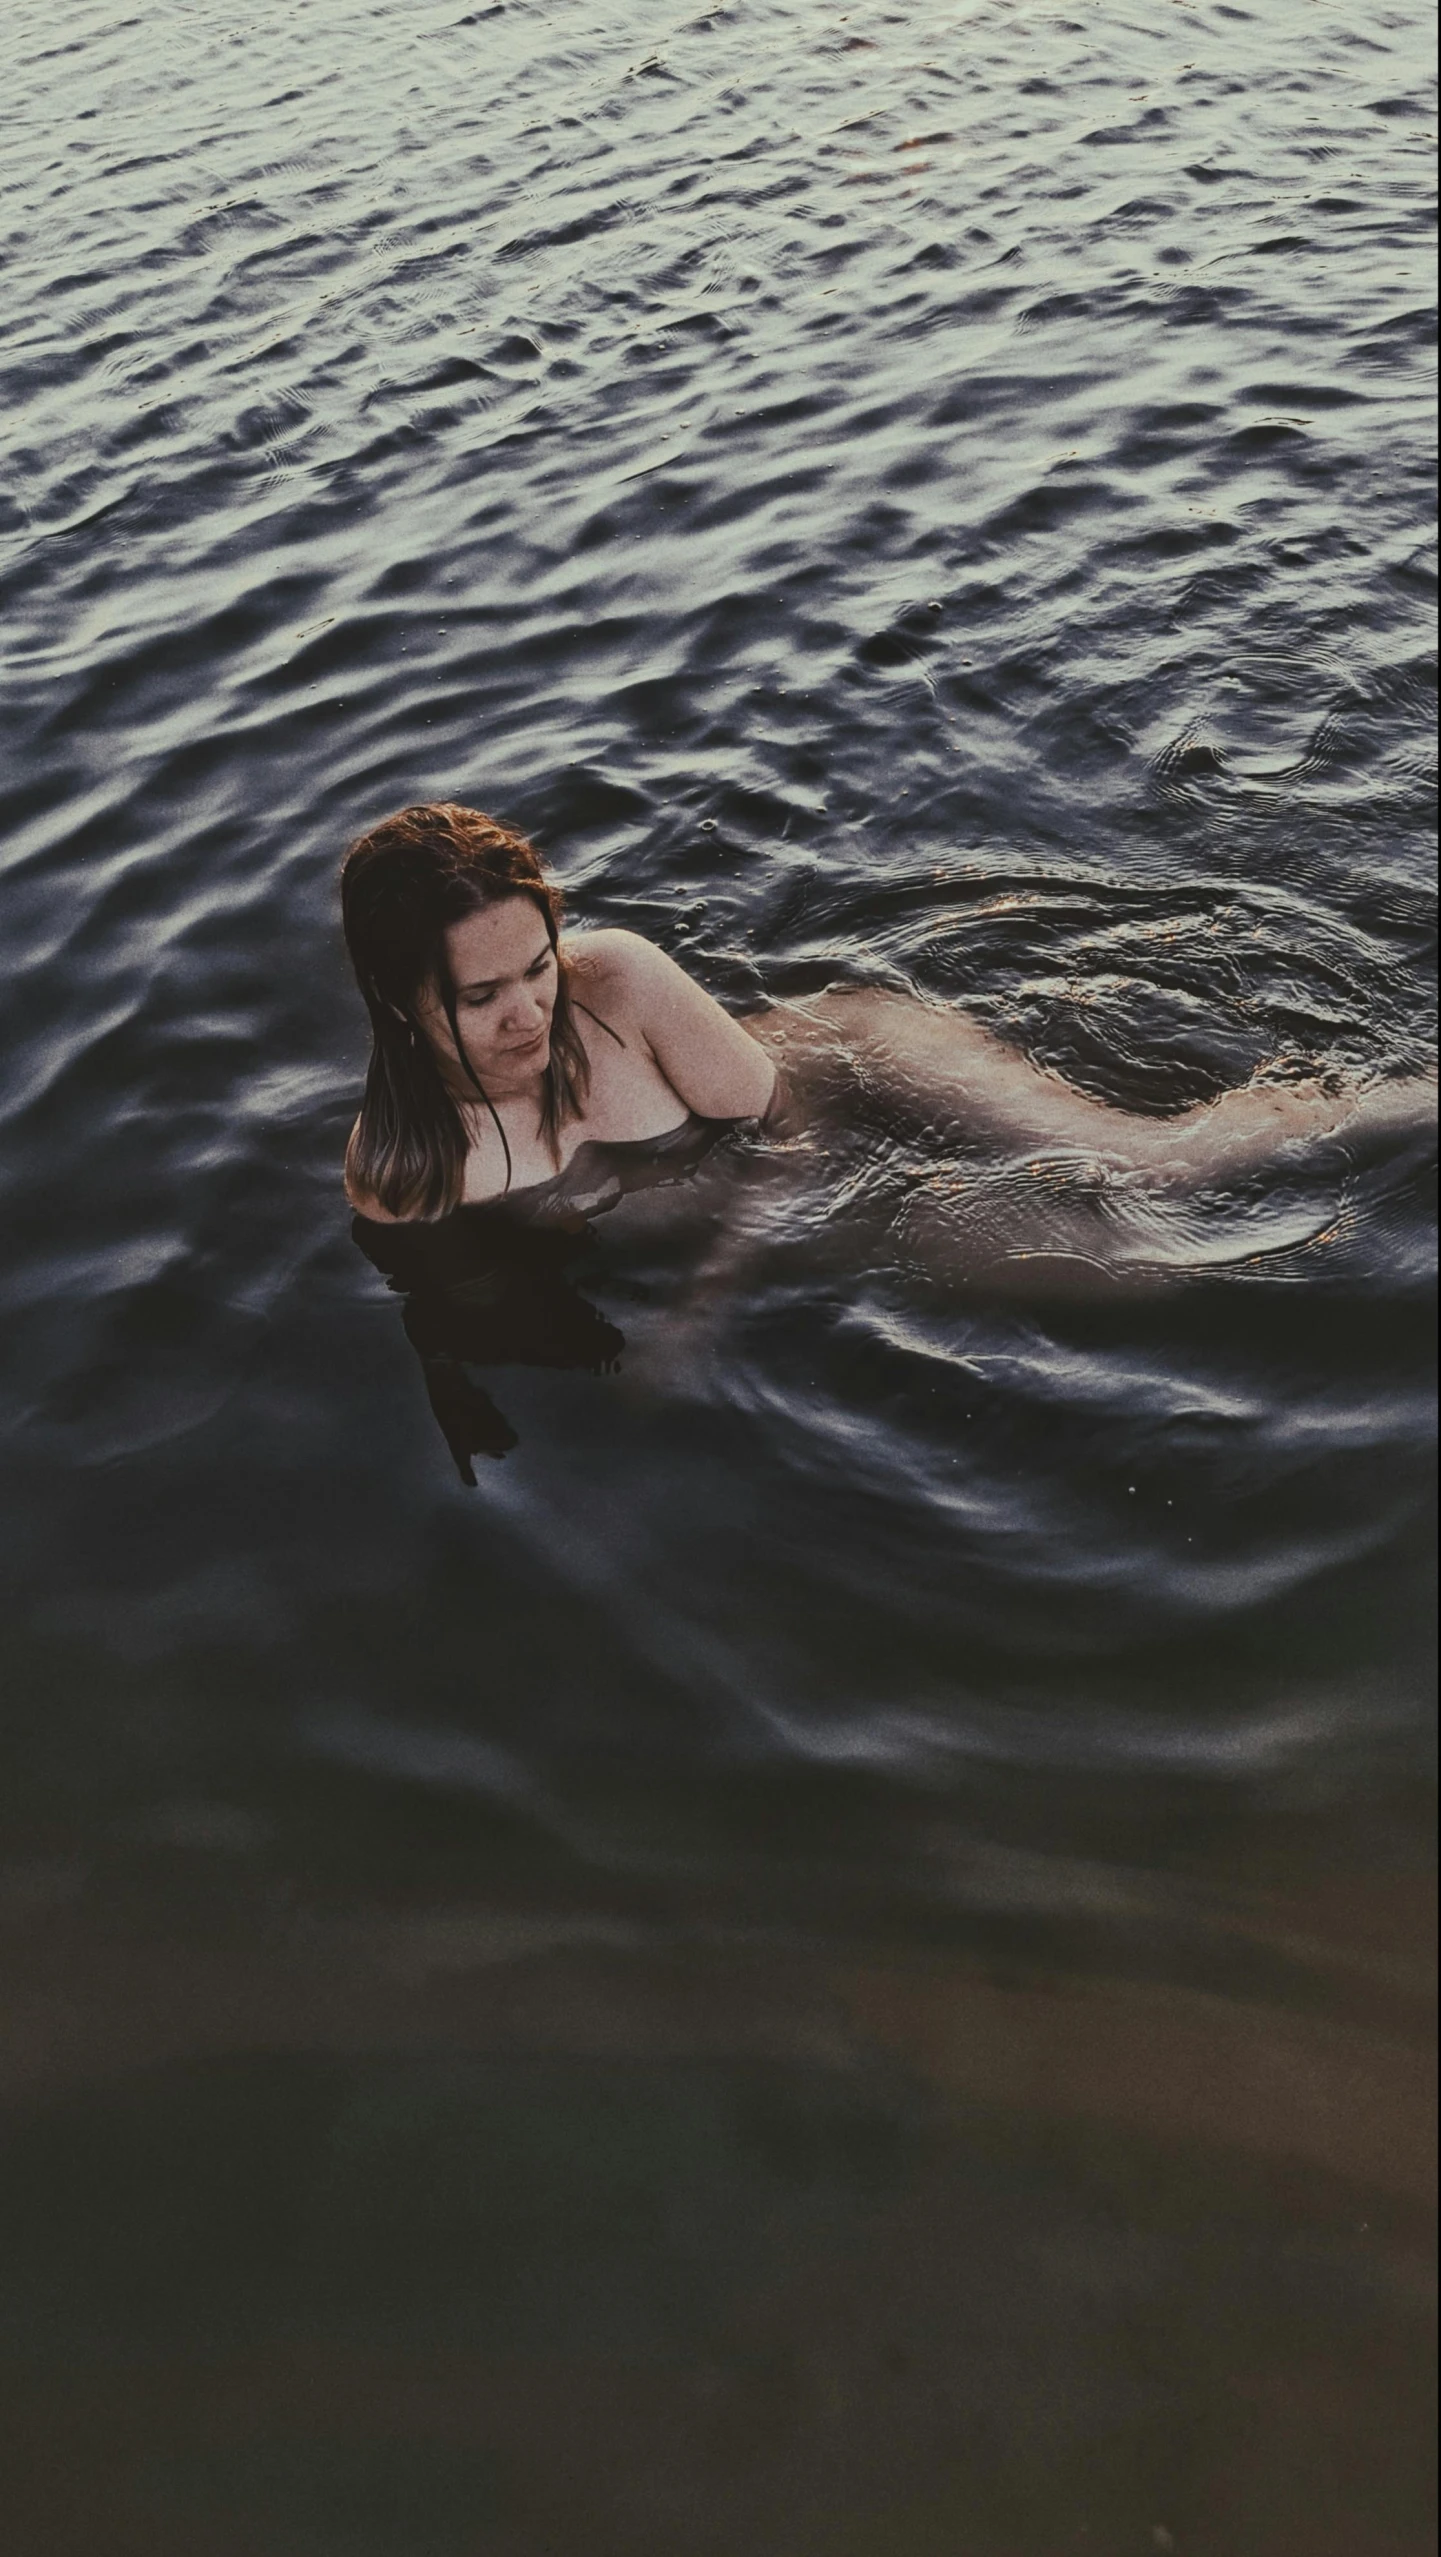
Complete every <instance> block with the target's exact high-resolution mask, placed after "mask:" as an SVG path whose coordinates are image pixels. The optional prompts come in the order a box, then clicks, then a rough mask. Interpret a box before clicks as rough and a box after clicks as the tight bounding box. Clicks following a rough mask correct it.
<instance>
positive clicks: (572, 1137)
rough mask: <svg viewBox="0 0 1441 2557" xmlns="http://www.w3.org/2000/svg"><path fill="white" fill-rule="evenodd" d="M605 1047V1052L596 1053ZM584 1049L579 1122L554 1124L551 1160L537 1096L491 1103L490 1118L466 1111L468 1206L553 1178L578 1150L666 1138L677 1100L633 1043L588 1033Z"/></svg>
mask: <svg viewBox="0 0 1441 2557" xmlns="http://www.w3.org/2000/svg"><path fill="white" fill-rule="evenodd" d="M606 1047H609V1048H612V1050H613V1053H611V1054H608V1055H607V1054H604V1053H601V1051H602V1049H603V1048H606ZM586 1048H587V1056H588V1061H589V1065H590V1079H589V1085H588V1088H587V1090H586V1093H585V1096H584V1101H583V1105H582V1108H581V1111H580V1114H579V1116H578V1117H572V1118H567V1119H566V1120H565V1121H564V1123H563V1125H562V1126H561V1129H560V1132H559V1136H560V1142H559V1150H558V1155H557V1154H555V1153H552V1151H551V1149H550V1146H549V1145H548V1144H547V1142H546V1137H545V1129H544V1123H543V1113H542V1104H541V1099H540V1096H539V1095H527V1096H525V1097H524V1098H523V1099H521V1100H517V1101H511V1100H502V1101H498V1102H497V1103H496V1105H495V1110H494V1115H493V1116H492V1113H491V1112H490V1111H489V1110H488V1109H486V1108H484V1107H482V1106H481V1105H479V1104H477V1105H476V1107H475V1108H474V1109H473V1110H471V1111H469V1112H468V1113H467V1120H468V1130H469V1135H470V1151H469V1154H468V1156H467V1158H466V1165H465V1187H464V1193H463V1195H464V1198H465V1200H466V1201H467V1202H468V1203H474V1202H476V1201H479V1200H483V1199H487V1198H493V1197H495V1196H496V1195H497V1194H498V1193H499V1192H501V1191H503V1190H505V1189H507V1188H509V1189H527V1188H530V1187H531V1186H532V1185H534V1184H538V1183H540V1182H543V1181H550V1180H553V1179H554V1178H555V1176H556V1174H557V1173H558V1172H562V1171H564V1169H565V1167H566V1165H567V1164H568V1163H569V1162H570V1161H571V1159H572V1158H573V1156H574V1155H575V1154H576V1153H577V1152H578V1151H579V1149H580V1147H581V1146H583V1145H595V1144H599V1145H627V1144H635V1143H637V1142H642V1141H644V1140H645V1139H646V1138H648V1137H657V1136H666V1135H668V1134H669V1133H670V1131H671V1130H672V1129H673V1128H675V1127H678V1126H679V1125H680V1124H681V1123H682V1122H683V1120H684V1119H685V1117H686V1115H687V1113H686V1105H685V1103H684V1101H683V1100H682V1099H681V1098H680V1095H679V1094H678V1093H677V1092H676V1091H675V1089H674V1088H673V1086H672V1085H671V1084H670V1083H668V1082H667V1080H666V1078H665V1076H664V1075H663V1074H662V1073H661V1070H660V1068H659V1066H658V1065H657V1064H656V1063H655V1060H654V1058H653V1057H651V1056H650V1055H649V1054H648V1053H647V1052H646V1051H645V1050H643V1049H642V1048H640V1047H639V1045H638V1044H636V1043H634V1042H631V1041H627V1043H626V1044H625V1046H624V1047H622V1046H620V1045H619V1044H618V1043H615V1042H612V1041H609V1040H607V1039H606V1037H605V1033H604V1032H603V1031H602V1030H599V1029H594V1030H590V1031H589V1035H588V1037H587V1041H586ZM502 1132H503V1134H504V1143H503V1144H502V1141H501V1140H502ZM507 1150H508V1152H509V1158H510V1159H509V1163H508V1165H507V1161H506V1154H507ZM507 1174H508V1176H509V1177H508V1178H507Z"/></svg>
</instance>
